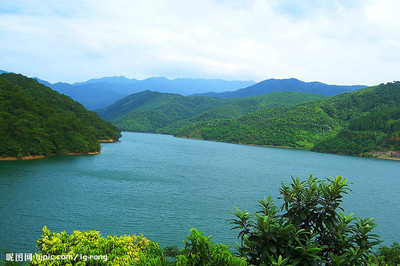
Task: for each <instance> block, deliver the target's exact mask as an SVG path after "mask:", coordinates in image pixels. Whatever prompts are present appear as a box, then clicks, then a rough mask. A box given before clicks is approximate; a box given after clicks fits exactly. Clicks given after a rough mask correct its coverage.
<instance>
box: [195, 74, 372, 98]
mask: <svg viewBox="0 0 400 266" xmlns="http://www.w3.org/2000/svg"><path fill="white" fill-rule="evenodd" d="M365 87H367V86H364V85H355V86H341V85H328V84H324V83H321V82H304V81H301V80H298V79H295V78H291V79H267V80H264V81H261V82H259V83H257V84H254V85H251V86H249V87H246V88H242V89H239V90H236V91H225V92H221V93H216V92H209V93H202V94H195V95H196V96H210V97H217V98H242V97H248V96H257V95H264V94H267V93H270V92H281V91H298V92H309V93H317V94H321V95H326V96H333V95H336V94H340V93H343V92H349V91H355V90H359V89H363V88H365Z"/></svg>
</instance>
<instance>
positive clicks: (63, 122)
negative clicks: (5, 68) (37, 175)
mask: <svg viewBox="0 0 400 266" xmlns="http://www.w3.org/2000/svg"><path fill="white" fill-rule="evenodd" d="M0 136H1V138H0V157H17V158H20V157H23V156H34V155H49V154H66V153H89V152H98V151H100V144H99V142H98V140H118V139H119V138H120V136H121V134H120V131H119V130H118V129H117V128H115V127H114V126H113V125H111V124H110V123H109V122H107V121H104V120H102V119H100V118H99V116H98V115H97V114H96V113H95V112H90V111H87V110H86V109H85V108H84V107H83V106H82V105H81V104H79V103H78V102H76V101H74V100H72V99H71V98H70V97H68V96H65V95H62V94H60V93H58V92H56V91H53V90H52V89H50V88H48V87H46V86H44V85H43V84H40V83H39V82H37V81H36V80H34V79H30V78H27V77H25V76H23V75H20V74H9V73H3V74H1V75H0Z"/></svg>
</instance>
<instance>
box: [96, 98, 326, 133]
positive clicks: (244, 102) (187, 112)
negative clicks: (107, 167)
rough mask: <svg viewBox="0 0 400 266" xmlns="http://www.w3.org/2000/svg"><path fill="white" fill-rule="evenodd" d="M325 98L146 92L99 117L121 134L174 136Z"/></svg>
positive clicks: (112, 106)
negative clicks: (191, 126) (199, 125)
mask: <svg viewBox="0 0 400 266" xmlns="http://www.w3.org/2000/svg"><path fill="white" fill-rule="evenodd" d="M324 97H325V96H322V95H318V94H313V93H300V92H281V93H269V94H266V95H262V96H254V97H247V98H236V99H218V98H213V97H199V96H181V95H177V94H168V93H159V92H151V91H143V92H140V93H136V94H131V95H130V96H128V97H125V98H123V99H121V100H120V101H117V102H116V103H114V104H112V105H110V106H109V107H107V108H105V109H102V110H98V113H99V115H100V116H101V117H102V118H104V119H106V120H108V121H111V122H112V123H113V124H114V125H116V126H117V127H118V128H119V129H121V130H126V131H136V132H150V133H167V134H172V133H173V132H175V130H176V129H178V128H180V127H181V126H183V125H186V124H187V123H195V122H199V121H210V120H216V119H230V118H237V117H240V116H242V115H244V114H247V113H251V112H254V111H256V110H259V109H263V108H266V107H276V106H290V105H296V104H299V103H302V102H306V101H310V100H315V99H321V98H324Z"/></svg>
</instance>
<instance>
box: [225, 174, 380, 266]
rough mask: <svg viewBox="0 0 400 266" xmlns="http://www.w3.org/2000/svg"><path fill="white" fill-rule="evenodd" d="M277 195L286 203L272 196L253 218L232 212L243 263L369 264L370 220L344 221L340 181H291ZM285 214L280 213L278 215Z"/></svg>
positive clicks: (372, 238) (343, 187)
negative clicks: (278, 203) (277, 204)
mask: <svg viewBox="0 0 400 266" xmlns="http://www.w3.org/2000/svg"><path fill="white" fill-rule="evenodd" d="M292 180H293V183H292V184H290V185H289V186H286V185H284V184H282V188H281V189H280V194H281V196H280V197H279V198H280V199H283V201H284V203H283V205H282V207H281V208H278V207H276V206H275V205H274V203H273V201H272V199H271V196H270V197H269V198H268V199H265V198H264V200H261V201H260V207H261V209H260V210H259V211H258V212H256V213H255V214H254V215H250V214H249V213H248V212H247V211H245V212H242V211H240V210H239V209H236V213H234V215H235V218H234V219H231V220H230V221H231V224H233V225H234V228H233V229H240V230H241V231H240V232H239V235H238V238H239V239H240V240H241V243H240V245H237V249H238V252H239V254H240V256H241V257H245V258H247V259H248V262H250V263H252V264H255V265H261V264H263V265H287V264H291V265H321V264H329V265H362V264H365V263H368V261H369V257H370V256H371V254H372V248H373V247H374V246H375V245H377V244H379V243H380V242H381V241H379V236H378V235H376V234H372V230H373V229H374V228H375V227H376V225H375V223H374V222H373V219H372V218H366V219H361V218H358V217H353V214H350V215H348V216H346V215H345V214H343V213H342V212H339V210H340V211H344V210H343V209H342V208H341V207H340V204H341V203H342V199H343V194H347V193H348V191H350V189H349V187H348V185H347V183H346V179H345V178H342V177H340V176H338V177H335V178H328V179H327V180H326V181H319V180H317V179H316V178H314V177H312V176H310V178H309V179H308V180H306V181H302V182H301V181H300V180H299V179H298V178H296V179H294V178H292ZM282 211H284V212H282Z"/></svg>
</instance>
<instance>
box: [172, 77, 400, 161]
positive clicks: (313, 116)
mask: <svg viewBox="0 0 400 266" xmlns="http://www.w3.org/2000/svg"><path fill="white" fill-rule="evenodd" d="M399 110H400V82H394V83H388V84H381V85H379V86H375V87H369V88H365V89H362V90H358V91H355V92H349V93H343V94H340V95H336V96H333V97H329V98H326V99H324V100H318V101H311V102H307V103H304V104H300V105H297V106H294V107H285V108H279V107H276V108H265V109H261V110H258V111H256V112H253V113H250V114H247V115H244V116H242V117H239V118H236V119H224V120H221V119H220V120H214V121H207V122H199V123H194V124H193V123H186V124H185V125H181V127H180V128H179V130H175V131H174V132H172V133H174V135H176V136H179V137H191V138H200V139H207V140H217V141H224V142H232V143H246V144H258V145H273V146H288V147H301V148H306V149H312V150H314V151H319V152H330V153H339V154H364V155H371V154H370V152H379V151H383V152H387V153H386V154H387V155H388V156H398V152H396V151H398V150H399V148H400V138H399V137H400V128H399V123H400V119H399ZM166 133H167V132H166Z"/></svg>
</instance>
